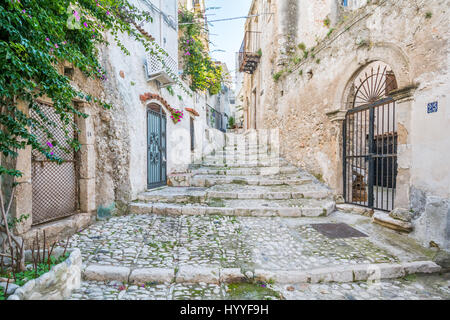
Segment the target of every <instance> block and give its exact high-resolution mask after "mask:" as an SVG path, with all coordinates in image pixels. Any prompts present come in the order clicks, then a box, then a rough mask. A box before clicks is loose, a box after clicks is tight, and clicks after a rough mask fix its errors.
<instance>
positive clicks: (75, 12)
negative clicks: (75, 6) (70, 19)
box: [73, 10, 80, 21]
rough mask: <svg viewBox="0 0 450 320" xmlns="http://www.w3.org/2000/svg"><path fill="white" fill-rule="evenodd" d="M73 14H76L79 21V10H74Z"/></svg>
mask: <svg viewBox="0 0 450 320" xmlns="http://www.w3.org/2000/svg"><path fill="white" fill-rule="evenodd" d="M73 15H74V16H75V19H76V20H77V21H80V16H79V13H78V11H77V10H74V11H73Z"/></svg>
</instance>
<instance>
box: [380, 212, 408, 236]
mask: <svg viewBox="0 0 450 320" xmlns="http://www.w3.org/2000/svg"><path fill="white" fill-rule="evenodd" d="M373 222H374V223H376V224H379V225H382V226H384V227H386V228H389V229H392V230H396V231H401V232H411V231H412V230H413V226H412V224H411V223H410V222H405V221H401V220H398V219H394V218H392V217H390V216H389V214H387V213H385V212H381V211H376V212H375V213H374V214H373Z"/></svg>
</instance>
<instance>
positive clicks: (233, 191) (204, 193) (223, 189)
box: [137, 184, 331, 203]
mask: <svg viewBox="0 0 450 320" xmlns="http://www.w3.org/2000/svg"><path fill="white" fill-rule="evenodd" d="M330 197H331V191H330V190H329V189H327V188H325V187H323V186H321V185H318V184H308V185H300V186H249V185H233V184H228V185H216V186H214V187H211V188H208V189H207V188H198V187H165V188H162V189H158V190H149V191H147V192H144V193H142V194H140V195H139V196H138V199H137V200H138V201H140V202H165V203H205V202H206V201H207V200H208V199H213V198H220V199H266V200H284V199H325V198H330Z"/></svg>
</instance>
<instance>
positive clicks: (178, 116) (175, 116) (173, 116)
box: [170, 109, 184, 124]
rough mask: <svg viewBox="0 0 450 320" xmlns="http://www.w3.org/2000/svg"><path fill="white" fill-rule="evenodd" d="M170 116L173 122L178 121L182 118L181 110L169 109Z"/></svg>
mask: <svg viewBox="0 0 450 320" xmlns="http://www.w3.org/2000/svg"><path fill="white" fill-rule="evenodd" d="M170 113H171V116H170V118H171V119H172V121H173V123H175V124H177V123H178V122H181V119H183V116H184V114H183V111H181V110H177V109H173V110H171V112H170Z"/></svg>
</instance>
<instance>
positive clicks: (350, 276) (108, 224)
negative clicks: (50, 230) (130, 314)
mask: <svg viewBox="0 0 450 320" xmlns="http://www.w3.org/2000/svg"><path fill="white" fill-rule="evenodd" d="M252 134H253V133H251V132H250V133H248V134H242V135H230V136H227V139H226V145H225V146H224V147H223V148H221V149H220V150H216V151H215V153H214V154H211V155H208V156H206V157H205V158H204V159H203V161H202V163H200V164H194V165H192V166H191V168H190V170H189V171H190V172H189V173H188V174H186V175H185V176H184V177H186V178H187V179H185V180H183V181H181V180H179V181H181V182H182V184H184V185H188V186H178V187H162V188H159V189H154V190H149V191H147V192H144V193H142V194H141V195H139V197H138V199H137V200H136V201H134V202H132V203H130V204H129V213H131V214H130V215H124V216H118V217H112V218H111V219H108V220H103V221H100V222H99V223H97V224H95V225H93V226H91V227H90V228H89V229H87V230H84V231H82V232H80V233H79V234H76V235H74V236H73V237H72V238H73V239H71V241H70V244H71V246H72V247H76V248H80V250H81V252H82V255H83V262H84V264H83V278H84V280H85V284H86V286H87V287H92V286H94V287H95V286H97V287H98V286H100V287H101V288H109V289H111V292H117V290H116V289H115V288H112V283H115V285H116V284H117V282H119V284H122V285H123V284H127V286H129V288H128V291H129V292H130V294H131V292H135V291H136V289H137V288H138V287H137V286H138V285H139V286H141V287H142V286H144V287H145V288H147V287H148V286H150V288H151V289H152V290H153V289H155V288H153V287H152V286H153V285H156V289H158V287H159V288H165V289H164V290H166V291H167V292H172V291H174V292H176V290H177V288H179V287H180V286H181V287H185V288H194V289H192V290H197V289H195V288H199V286H200V289H201V290H204V289H205V287H206V286H207V285H212V286H216V287H215V288H216V289H217V288H219V289H220V288H228V287H227V286H228V284H230V283H232V284H236V283H242V282H246V283H248V282H251V283H255V281H256V280H258V281H263V282H265V283H275V284H276V285H278V286H282V285H289V286H292V285H294V284H304V283H309V284H314V283H327V282H342V283H344V282H354V281H367V280H370V281H374V280H379V279H392V278H400V277H404V276H407V275H410V274H414V273H432V272H439V271H440V270H441V268H440V267H439V266H438V265H436V264H435V263H434V262H432V261H428V260H429V256H428V254H429V253H427V254H426V255H425V254H422V253H421V252H419V251H417V248H416V246H413V245H408V244H407V243H402V242H401V240H398V239H397V238H395V239H397V240H393V239H391V238H392V237H393V235H389V237H387V236H383V233H380V230H378V231H377V229H376V228H375V229H374V227H373V225H372V223H371V222H370V218H368V217H364V216H361V215H353V214H345V213H342V212H339V211H335V208H336V204H335V201H334V200H333V194H332V192H331V190H330V189H329V188H327V187H326V186H325V185H323V184H321V183H320V182H319V181H318V180H317V179H315V178H314V177H313V176H311V175H310V174H308V173H307V172H305V171H303V170H300V169H298V168H296V167H294V166H292V165H290V164H289V163H288V162H287V161H285V160H284V159H282V158H281V157H279V155H278V153H277V150H276V148H277V144H276V143H272V142H269V139H264V138H262V139H261V138H260V137H258V139H256V143H255V138H254V135H253V136H252ZM180 184H181V183H180ZM334 211H335V212H334ZM330 213H333V214H332V215H330V216H328V215H329V214H330ZM269 217H271V218H269ZM298 217H304V218H298ZM297 218H298V219H297ZM317 224H325V225H334V226H336V228H341V227H342V225H345V224H348V225H349V226H355V227H357V228H358V230H357V231H360V232H362V234H361V236H358V237H354V236H343V235H341V236H338V237H337V238H333V237H331V238H330V237H328V236H326V235H324V234H322V233H321V232H319V231H317V230H316V229H315V228H314V225H316V227H317ZM380 239H385V240H383V241H381V240H380ZM386 239H387V240H386ZM392 243H395V244H396V246H395V248H393V246H392ZM399 244H400V245H399ZM402 246H404V247H402ZM107 285H109V287H107ZM189 286H191V287H189ZM196 286H197V287H196ZM145 288H142V290H147V289H145ZM109 289H108V290H109ZM89 290H90V289H89ZM186 290H188V289H186ZM189 290H191V289H189ZM128 291H127V292H128ZM118 294H119V296H118V298H119V299H120V298H121V297H123V295H124V294H125V291H123V292H121V293H118ZM127 294H128V293H127ZM152 294H153V293H152V292H146V293H145V294H144V296H145V297H148V296H152ZM121 295H122V296H121ZM175 296H176V295H175ZM116 298H117V297H116ZM112 299H115V297H112Z"/></svg>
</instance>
